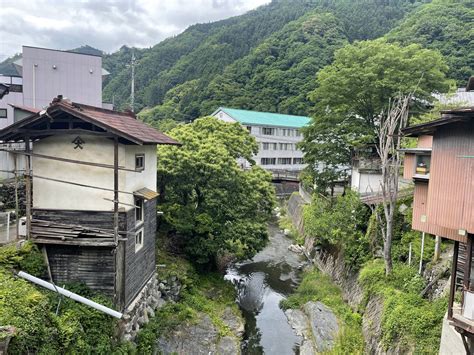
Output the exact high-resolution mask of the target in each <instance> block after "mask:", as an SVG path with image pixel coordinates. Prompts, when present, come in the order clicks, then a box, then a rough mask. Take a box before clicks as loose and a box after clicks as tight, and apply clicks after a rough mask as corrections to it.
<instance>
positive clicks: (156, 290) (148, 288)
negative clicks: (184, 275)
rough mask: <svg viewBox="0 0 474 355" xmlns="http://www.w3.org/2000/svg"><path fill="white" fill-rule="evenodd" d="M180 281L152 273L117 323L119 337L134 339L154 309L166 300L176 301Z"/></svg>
mask: <svg viewBox="0 0 474 355" xmlns="http://www.w3.org/2000/svg"><path fill="white" fill-rule="evenodd" d="M180 292H181V283H180V281H179V280H178V279H177V278H176V277H175V276H171V277H170V278H168V279H162V280H160V279H159V278H158V277H157V275H156V274H154V275H153V276H152V277H151V278H150V280H149V281H148V282H147V283H146V284H145V286H144V287H143V289H142V290H141V292H140V293H139V294H138V295H137V297H135V299H134V300H133V301H132V303H131V304H130V305H129V306H128V307H127V309H126V310H125V312H124V314H123V319H122V320H121V321H120V323H119V329H118V331H119V334H118V335H119V338H120V339H122V340H126V341H134V340H135V338H136V336H137V334H138V331H139V330H140V328H141V327H143V326H144V325H145V324H147V323H148V322H149V320H150V318H151V317H154V316H155V311H156V310H157V309H158V308H160V307H162V306H163V305H164V304H165V303H166V302H168V301H177V300H178V299H179V295H180Z"/></svg>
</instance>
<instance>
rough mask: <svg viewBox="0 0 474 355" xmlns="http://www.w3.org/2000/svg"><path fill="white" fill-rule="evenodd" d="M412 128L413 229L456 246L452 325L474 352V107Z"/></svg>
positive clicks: (408, 157)
mask: <svg viewBox="0 0 474 355" xmlns="http://www.w3.org/2000/svg"><path fill="white" fill-rule="evenodd" d="M441 113H442V115H441V118H439V119H437V120H434V121H431V122H428V123H423V124H419V125H416V126H412V127H408V128H406V129H405V130H404V133H405V135H407V136H409V137H418V143H419V145H418V148H415V149H407V150H405V164H404V176H405V177H406V178H409V177H411V178H413V180H414V183H415V190H414V201H413V220H412V227H413V229H415V230H418V231H421V232H425V233H429V234H433V235H438V236H441V237H442V238H445V239H449V240H452V241H453V242H454V253H453V260H452V269H451V285H450V294H449V304H448V320H449V322H450V324H451V326H454V328H455V329H456V330H457V331H458V332H459V333H460V334H461V335H462V339H463V343H464V346H465V348H466V352H467V353H470V354H472V353H474V262H473V258H474V253H473V248H474V246H473V244H474V243H473V241H474V107H467V108H460V109H454V110H447V111H442V112H441Z"/></svg>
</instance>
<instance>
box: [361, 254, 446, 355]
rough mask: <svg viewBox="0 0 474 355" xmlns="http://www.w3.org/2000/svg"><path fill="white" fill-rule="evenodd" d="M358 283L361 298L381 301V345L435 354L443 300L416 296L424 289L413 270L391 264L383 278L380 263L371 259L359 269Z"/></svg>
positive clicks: (443, 309)
mask: <svg viewBox="0 0 474 355" xmlns="http://www.w3.org/2000/svg"><path fill="white" fill-rule="evenodd" d="M359 280H360V282H361V284H362V285H363V288H364V291H365V299H366V300H368V299H369V297H371V296H373V295H379V296H381V297H382V298H383V300H384V311H383V318H382V342H383V344H384V345H385V347H386V348H388V347H389V346H390V345H393V344H394V343H398V344H400V346H401V348H402V350H405V351H409V350H413V352H414V353H415V354H437V353H438V351H439V339H440V337H441V327H442V320H443V317H444V313H445V312H446V308H447V298H446V297H443V298H440V299H437V300H435V301H429V300H426V299H424V298H422V297H421V296H420V292H421V290H422V289H423V287H424V286H425V282H424V280H423V279H422V278H421V277H420V276H419V275H418V274H417V272H416V270H415V269H414V268H412V267H409V266H407V265H404V264H395V265H394V268H393V273H392V275H389V276H385V270H384V264H383V261H382V260H373V261H372V262H370V263H368V264H367V265H366V266H365V267H364V268H363V269H362V270H361V273H360V276H359Z"/></svg>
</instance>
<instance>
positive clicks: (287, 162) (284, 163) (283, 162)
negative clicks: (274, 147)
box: [278, 158, 291, 165]
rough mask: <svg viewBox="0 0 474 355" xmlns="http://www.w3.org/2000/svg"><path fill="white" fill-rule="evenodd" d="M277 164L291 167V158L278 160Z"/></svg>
mask: <svg viewBox="0 0 474 355" xmlns="http://www.w3.org/2000/svg"><path fill="white" fill-rule="evenodd" d="M278 164H282V165H291V158H278Z"/></svg>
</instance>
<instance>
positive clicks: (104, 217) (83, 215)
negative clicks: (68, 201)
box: [32, 208, 133, 231]
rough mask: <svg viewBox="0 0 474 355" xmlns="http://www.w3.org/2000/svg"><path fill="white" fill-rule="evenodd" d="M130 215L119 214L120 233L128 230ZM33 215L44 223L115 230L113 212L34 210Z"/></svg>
mask: <svg viewBox="0 0 474 355" xmlns="http://www.w3.org/2000/svg"><path fill="white" fill-rule="evenodd" d="M129 211H130V210H129ZM132 212H133V210H132ZM129 213H130V212H119V230H120V231H126V230H127V214H129ZM32 214H33V218H34V219H40V220H44V221H51V222H57V223H64V224H75V225H80V226H84V227H94V228H104V229H110V230H113V228H114V213H113V211H110V212H106V211H78V210H53V209H39V208H34V209H33V211H32ZM132 216H133V213H132Z"/></svg>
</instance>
